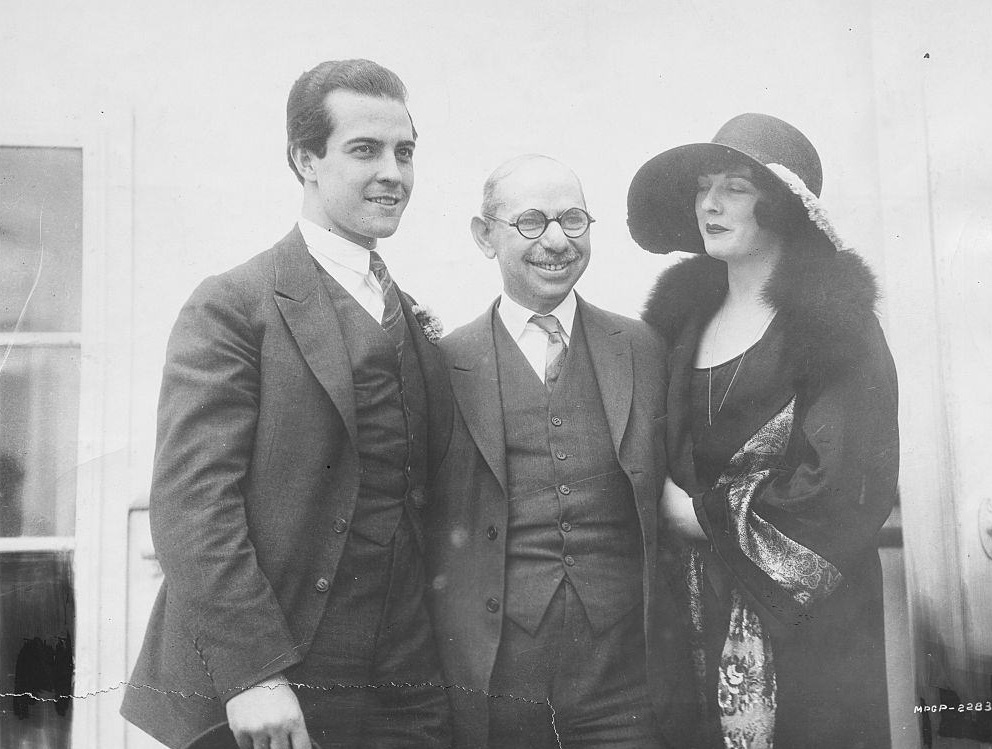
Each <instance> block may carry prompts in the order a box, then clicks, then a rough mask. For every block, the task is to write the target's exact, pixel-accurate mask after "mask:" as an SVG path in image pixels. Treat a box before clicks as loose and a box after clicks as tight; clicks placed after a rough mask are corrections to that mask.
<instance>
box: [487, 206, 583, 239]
mask: <svg viewBox="0 0 992 749" xmlns="http://www.w3.org/2000/svg"><path fill="white" fill-rule="evenodd" d="M483 215H484V216H485V217H486V218H491V219H492V220H493V221H501V222H502V223H504V224H507V225H508V226H512V227H513V228H514V229H516V230H517V231H518V232H520V236H522V237H524V239H537V238H538V237H539V236H541V235H542V234H544V232H545V231H547V229H548V226H549V225H550V224H551V222H552V221H557V222H558V225H559V226H560V227H561V231H562V233H563V234H564V235H565V236H566V237H569V238H570V239H578V238H579V237H581V236H582V235H583V234H585V233H586V232H587V231H589V225H590V224H593V223H595V222H596V219H594V218H593V217H592V216H590V215H589V214H588V213H586V212H585V211H584V210H582V209H581V208H569V209H568V210H567V211H564V212H563V213H560V214H558V215H557V216H555V217H554V218H551V217H548V216H545V215H544V213H543V212H541V211H539V210H538V209H537V208H528V209H527V210H526V211H524V212H523V213H521V214H520V215H519V216H517V220H516V221H507V220H506V219H505V218H500V217H499V216H493V215H492V214H490V213H484V214H483Z"/></svg>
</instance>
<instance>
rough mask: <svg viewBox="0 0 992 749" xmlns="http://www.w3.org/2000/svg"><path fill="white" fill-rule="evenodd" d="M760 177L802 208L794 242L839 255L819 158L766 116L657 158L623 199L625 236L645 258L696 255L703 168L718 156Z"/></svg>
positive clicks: (748, 117) (745, 118) (743, 120)
mask: <svg viewBox="0 0 992 749" xmlns="http://www.w3.org/2000/svg"><path fill="white" fill-rule="evenodd" d="M728 156H729V157H730V158H731V159H733V160H734V161H738V162H740V163H743V164H747V165H749V166H750V167H751V168H752V170H755V171H761V172H763V173H764V174H765V175H766V176H767V177H770V178H771V180H772V182H773V183H778V184H781V185H782V186H783V187H785V188H786V190H785V191H783V195H785V196H787V197H786V199H787V200H792V201H795V202H796V204H797V206H801V207H802V208H803V209H805V213H806V216H807V217H808V219H809V225H808V226H806V227H803V228H804V230H805V231H804V232H803V236H802V237H800V238H799V241H802V242H804V243H807V244H811V245H813V247H812V249H819V250H830V251H832V250H834V249H843V248H844V247H843V242H842V241H841V239H840V237H838V236H837V232H836V231H834V229H833V227H832V226H831V225H830V222H829V221H828V220H827V216H826V213H825V212H824V210H823V207H822V206H821V205H820V189H821V188H822V186H823V171H822V169H821V167H820V157H819V155H817V153H816V149H815V148H813V144H812V143H810V142H809V139H807V138H806V136H805V135H803V134H802V133H801V132H799V130H797V129H796V128H794V127H793V126H792V125H790V124H789V123H788V122H784V121H783V120H780V119H778V118H777V117H772V116H770V115H767V114H754V113H749V114H741V115H738V116H737V117H734V118H733V119H732V120H730V121H729V122H728V123H727V124H725V125H724V126H723V127H721V128H720V130H719V131H718V132H717V134H716V135H715V136H713V140H712V141H710V142H709V143H690V144H688V145H685V146H678V147H677V148H671V149H669V150H667V151H664V152H663V153H660V154H658V155H657V156H655V157H654V158H652V159H651V160H649V161H648V162H647V163H646V164H644V166H642V167H641V168H640V169H639V170H638V171H637V174H635V175H634V179H633V181H632V182H631V183H630V190H629V191H628V193H627V226H628V227H629V229H630V235H631V236H632V237H633V238H634V241H635V242H637V244H639V245H640V246H641V247H643V248H644V249H645V250H647V251H648V252H656V253H668V252H675V251H681V252H697V253H702V252H704V250H703V238H702V236H701V235H700V233H699V227H698V225H697V223H696V214H695V211H694V209H693V199H694V196H695V194H696V178H697V177H698V176H699V175H700V174H701V173H702V170H703V169H704V168H705V167H706V165H707V164H712V163H713V162H714V161H717V162H719V160H721V159H724V158H726V157H728Z"/></svg>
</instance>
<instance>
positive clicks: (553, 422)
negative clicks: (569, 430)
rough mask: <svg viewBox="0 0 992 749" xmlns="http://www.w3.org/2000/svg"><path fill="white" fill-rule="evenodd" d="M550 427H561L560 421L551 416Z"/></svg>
mask: <svg viewBox="0 0 992 749" xmlns="http://www.w3.org/2000/svg"><path fill="white" fill-rule="evenodd" d="M551 426H554V427H560V426H561V419H560V418H558V417H557V416H552V417H551Z"/></svg>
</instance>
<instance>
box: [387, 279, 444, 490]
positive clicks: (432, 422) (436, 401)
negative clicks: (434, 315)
mask: <svg viewBox="0 0 992 749" xmlns="http://www.w3.org/2000/svg"><path fill="white" fill-rule="evenodd" d="M397 293H399V297H400V307H401V308H402V310H403V316H404V317H405V318H406V324H407V327H408V328H409V330H410V338H411V339H413V349H414V352H415V353H416V356H417V362H418V364H419V365H420V373H421V375H422V376H423V378H424V390H425V391H426V394H427V417H428V427H427V428H428V431H429V433H430V434H429V438H428V440H427V461H428V462H427V465H428V466H429V470H430V475H429V476H428V478H432V477H433V473H434V472H435V471H436V470H437V468H438V466H440V465H441V460H442V459H443V458H444V455H445V453H446V452H447V451H448V442H449V440H450V439H451V422H452V415H453V409H452V407H451V386H450V384H449V382H448V373H447V372H446V371H445V366H444V358H443V357H442V356H441V352H440V350H439V349H438V347H437V345H435V344H434V343H431V342H430V341H428V340H427V336H426V335H425V334H424V329H423V328H422V327H421V325H420V322H419V321H418V320H417V316H416V315H415V314H414V312H413V307H412V306H411V304H410V300H409V298H408V297H407V295H406V294H404V293H403V292H402V291H400V290H399V288H397Z"/></svg>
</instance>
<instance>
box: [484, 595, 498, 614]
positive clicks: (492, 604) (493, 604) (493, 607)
mask: <svg viewBox="0 0 992 749" xmlns="http://www.w3.org/2000/svg"><path fill="white" fill-rule="evenodd" d="M486 609H487V610H488V611H489V612H490V613H492V614H495V613H496V612H497V611H499V599H498V598H490V599H489V600H488V601H486Z"/></svg>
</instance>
